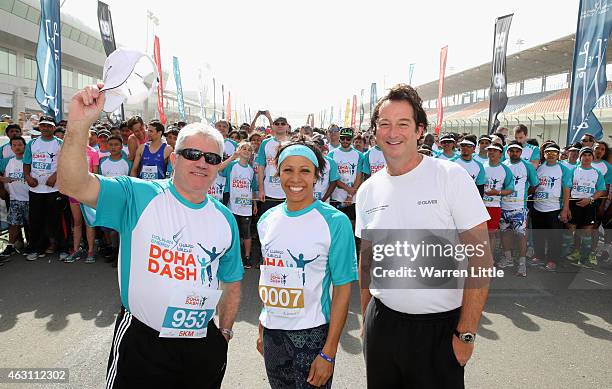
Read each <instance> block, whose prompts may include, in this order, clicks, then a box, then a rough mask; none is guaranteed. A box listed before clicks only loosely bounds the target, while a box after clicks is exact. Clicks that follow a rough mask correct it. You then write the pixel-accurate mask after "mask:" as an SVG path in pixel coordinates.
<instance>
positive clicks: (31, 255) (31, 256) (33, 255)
mask: <svg viewBox="0 0 612 389" xmlns="http://www.w3.org/2000/svg"><path fill="white" fill-rule="evenodd" d="M37 258H38V253H29V254H28V255H26V259H27V260H28V261H35V260H36V259H37Z"/></svg>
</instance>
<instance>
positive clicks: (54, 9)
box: [35, 0, 63, 121]
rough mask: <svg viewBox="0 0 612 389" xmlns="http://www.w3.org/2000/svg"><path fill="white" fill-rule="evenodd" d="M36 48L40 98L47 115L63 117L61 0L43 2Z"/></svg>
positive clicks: (39, 101)
mask: <svg viewBox="0 0 612 389" xmlns="http://www.w3.org/2000/svg"><path fill="white" fill-rule="evenodd" d="M40 10H41V14H40V25H39V29H38V45H37V47H36V69H37V72H38V77H36V93H35V95H36V101H37V102H38V104H39V105H40V107H41V108H42V110H43V112H44V113H45V115H49V116H53V118H54V119H55V121H60V120H62V114H63V109H62V38H61V29H60V27H61V24H60V4H59V0H41V1H40Z"/></svg>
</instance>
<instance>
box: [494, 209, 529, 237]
mask: <svg viewBox="0 0 612 389" xmlns="http://www.w3.org/2000/svg"><path fill="white" fill-rule="evenodd" d="M527 213H528V209H527V208H521V209H512V210H505V209H502V211H501V219H500V220H499V229H500V230H502V231H504V230H512V231H515V232H517V233H519V234H521V235H525V234H526V233H527Z"/></svg>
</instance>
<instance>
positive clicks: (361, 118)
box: [359, 89, 365, 131]
mask: <svg viewBox="0 0 612 389" xmlns="http://www.w3.org/2000/svg"><path fill="white" fill-rule="evenodd" d="M364 92H365V90H364V89H362V90H361V104H360V105H359V131H361V124H362V123H363V115H364V114H365V110H364V109H363V93H364Z"/></svg>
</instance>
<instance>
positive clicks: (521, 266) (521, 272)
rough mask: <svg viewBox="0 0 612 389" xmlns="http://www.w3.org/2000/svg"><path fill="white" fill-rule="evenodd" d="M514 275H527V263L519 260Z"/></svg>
mask: <svg viewBox="0 0 612 389" xmlns="http://www.w3.org/2000/svg"><path fill="white" fill-rule="evenodd" d="M516 275H517V276H521V277H527V265H526V264H525V262H520V263H519V265H518V268H517V269H516Z"/></svg>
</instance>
